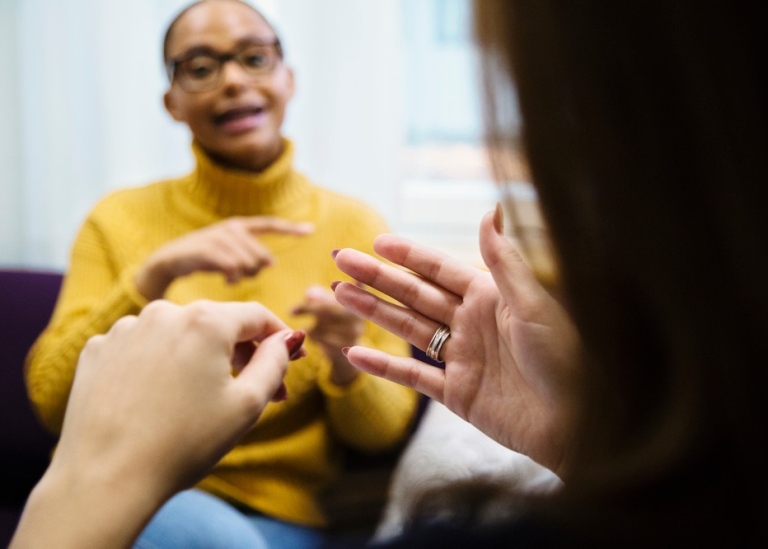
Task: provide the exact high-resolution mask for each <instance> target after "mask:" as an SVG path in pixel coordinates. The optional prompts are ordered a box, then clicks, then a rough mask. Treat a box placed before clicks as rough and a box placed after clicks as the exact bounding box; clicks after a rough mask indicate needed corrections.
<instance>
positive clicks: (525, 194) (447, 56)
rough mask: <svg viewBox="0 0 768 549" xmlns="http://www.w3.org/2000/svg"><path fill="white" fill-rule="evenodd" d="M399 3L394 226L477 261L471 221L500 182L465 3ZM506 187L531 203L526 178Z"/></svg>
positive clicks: (489, 205)
mask: <svg viewBox="0 0 768 549" xmlns="http://www.w3.org/2000/svg"><path fill="white" fill-rule="evenodd" d="M401 6H402V10H403V27H404V41H405V47H404V55H405V59H404V61H403V67H404V71H405V78H404V82H405V91H404V96H405V98H406V99H405V101H406V107H405V112H406V126H407V139H406V146H405V147H404V149H403V153H402V159H401V160H402V161H401V164H402V166H401V168H402V174H403V179H402V183H401V187H400V192H399V200H400V205H399V208H398V209H399V211H400V230H401V232H402V233H404V234H406V235H407V236H409V237H411V238H413V239H414V240H417V241H419V242H424V243H425V244H428V245H430V246H433V247H436V248H439V249H442V250H445V251H447V252H449V253H451V254H452V255H455V256H457V257H459V258H461V259H464V260H466V261H469V262H472V263H475V264H478V263H480V262H481V258H480V253H479V250H478V245H477V226H478V224H479V222H480V219H481V218H482V216H483V214H485V213H486V212H487V211H488V210H491V209H493V208H494V206H495V204H496V202H497V200H498V189H497V188H496V187H495V186H494V185H493V183H492V182H491V177H490V174H489V171H488V167H487V163H486V158H485V153H484V150H483V144H482V113H481V110H480V93H479V92H480V75H479V73H478V67H479V64H478V61H477V52H476V51H475V48H474V46H473V43H472V36H471V8H470V2H469V0H423V1H419V2H413V1H412V0H401ZM520 179H521V180H522V175H521V176H520ZM511 189H512V193H513V197H514V198H515V199H516V200H517V201H518V202H520V203H522V204H523V206H525V205H526V204H528V205H535V196H534V194H533V190H532V188H531V187H530V186H529V185H527V184H526V183H523V182H522V181H516V182H513V183H512V187H511ZM527 210H531V208H527ZM534 215H535V213H534Z"/></svg>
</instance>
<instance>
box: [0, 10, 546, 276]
mask: <svg viewBox="0 0 768 549" xmlns="http://www.w3.org/2000/svg"><path fill="white" fill-rule="evenodd" d="M187 3H188V1H187V0H130V1H117V0H109V1H106V2H105V1H104V0H0V67H1V68H2V72H3V76H2V77H1V78H0V120H2V124H1V125H0V266H22V267H30V268H53V269H63V268H64V267H65V266H66V264H67V261H68V255H69V247H70V245H71V242H72V240H73V238H74V236H75V234H76V232H77V230H78V227H79V226H80V224H81V222H82V221H83V219H84V218H85V216H86V214H87V212H88V211H89V210H90V208H91V207H92V206H93V204H94V203H95V202H96V201H97V200H98V199H99V198H101V197H102V196H103V195H105V194H106V193H107V192H109V191H110V190H111V189H115V188H119V187H126V186H134V185H141V184H145V183H148V182H150V181H153V180H156V179H159V178H162V177H172V176H177V175H182V174H184V173H186V172H187V171H188V170H190V169H191V167H192V155H191V152H190V150H189V143H190V137H189V135H188V133H187V130H186V128H184V127H183V126H181V125H178V124H176V123H174V122H173V121H172V120H171V118H170V117H169V116H168V115H167V114H166V112H165V110H164V109H163V106H162V94H163V92H164V91H165V89H166V86H167V82H166V79H165V74H164V70H163V67H162V61H161V40H162V35H163V32H164V30H165V28H166V26H167V25H168V23H169V22H170V21H171V19H172V18H173V17H174V15H175V14H176V13H177V12H178V11H179V9H181V8H182V7H183V6H185V5H186V4H187ZM252 3H253V5H255V6H256V7H257V8H259V9H260V10H261V11H262V12H263V13H264V14H265V15H266V16H267V17H268V18H269V19H270V20H271V21H272V22H273V23H274V24H275V27H276V28H277V30H278V32H279V33H280V35H281V37H282V40H283V43H284V46H285V52H286V61H287V63H288V64H289V65H290V66H291V67H292V68H293V69H294V71H295V73H296V85H297V94H296V96H295V98H294V100H293V102H292V103H291V104H290V105H289V109H288V116H287V122H286V125H285V127H284V133H285V135H286V136H288V137H289V138H291V139H293V141H294V142H295V145H296V151H297V159H296V163H297V167H298V168H299V169H300V170H301V171H303V172H304V173H306V174H307V175H308V176H309V177H310V178H311V179H312V180H313V181H315V182H316V183H318V184H320V185H323V186H326V187H329V188H332V189H335V190H338V191H340V192H344V193H347V194H350V195H354V196H357V197H359V198H362V199H363V200H365V201H367V202H368V203H370V204H371V205H373V206H374V207H376V208H377V209H378V210H379V211H380V212H381V213H382V214H383V215H384V216H385V218H386V219H387V220H388V222H389V223H390V225H391V226H392V228H393V230H394V231H396V232H399V233H401V234H405V235H406V236H409V237H411V238H413V239H416V240H419V241H421V242H424V243H426V244H429V245H432V246H435V247H438V248H441V249H444V250H446V251H448V252H450V253H452V254H454V255H457V256H459V257H460V258H462V259H465V260H466V261H469V262H473V263H478V262H479V261H480V257H479V253H478V251H477V242H476V236H475V235H476V234H477V230H476V228H477V224H478V222H479V220H480V218H481V217H482V215H483V214H484V213H485V212H487V211H488V210H490V209H492V208H493V207H494V205H495V202H496V198H497V191H496V189H495V188H494V186H493V184H492V183H491V182H490V180H489V175H488V170H487V168H486V160H485V157H484V154H483V151H482V147H481V132H482V130H481V126H482V123H481V121H482V115H481V112H480V108H479V104H478V98H479V80H478V75H477V74H476V70H477V68H478V67H477V64H476V57H475V52H474V51H473V46H472V44H471V29H470V25H471V23H470V9H469V2H468V0H376V1H366V0H322V1H318V0H261V1H258V0H254V1H252ZM521 177H522V176H521ZM513 189H514V191H515V193H517V195H518V197H519V198H520V199H522V200H529V199H531V197H532V195H531V194H530V193H531V191H530V190H529V188H528V187H527V186H525V185H522V184H520V185H515V186H514V187H513Z"/></svg>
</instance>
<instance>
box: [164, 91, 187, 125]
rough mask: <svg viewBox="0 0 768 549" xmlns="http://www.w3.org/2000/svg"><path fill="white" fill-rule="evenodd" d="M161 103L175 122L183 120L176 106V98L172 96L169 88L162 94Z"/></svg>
mask: <svg viewBox="0 0 768 549" xmlns="http://www.w3.org/2000/svg"><path fill="white" fill-rule="evenodd" d="M163 105H165V110H166V111H168V114H170V115H171V118H173V119H174V120H175V121H176V122H184V117H183V116H182V113H181V110H180V109H179V106H178V99H177V98H176V97H175V96H174V93H173V90H172V89H170V88H169V89H168V91H167V92H165V94H164V95H163Z"/></svg>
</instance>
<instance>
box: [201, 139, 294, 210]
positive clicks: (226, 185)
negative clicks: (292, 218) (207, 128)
mask: <svg viewBox="0 0 768 549" xmlns="http://www.w3.org/2000/svg"><path fill="white" fill-rule="evenodd" d="M192 151H193V152H194V155H195V159H196V161H197V166H196V169H195V171H194V172H193V173H192V174H191V177H190V178H189V182H190V185H191V188H190V190H191V193H192V195H193V196H194V197H195V199H196V200H200V201H201V202H202V203H203V204H204V205H205V208H206V209H209V210H214V211H215V212H216V213H217V214H219V215H221V216H222V217H229V216H233V215H275V214H277V213H278V212H284V211H286V209H289V208H290V205H291V204H292V203H294V202H295V201H298V200H301V198H302V196H303V195H304V193H305V192H306V191H307V190H308V187H309V184H308V183H307V182H306V181H305V179H304V178H303V177H301V176H300V175H299V174H298V173H296V172H295V171H294V170H293V154H294V153H293V143H292V142H291V141H290V140H289V139H285V138H284V139H283V152H282V153H281V154H280V156H279V157H278V158H277V160H275V161H274V162H273V163H272V164H270V165H269V166H268V167H267V168H266V169H265V170H263V171H261V172H249V171H246V170H237V169H233V168H228V167H224V166H221V165H220V164H217V163H215V162H214V161H213V160H212V159H211V157H210V156H208V154H206V152H205V151H203V149H202V148H201V147H200V145H199V144H198V143H196V142H193V143H192Z"/></svg>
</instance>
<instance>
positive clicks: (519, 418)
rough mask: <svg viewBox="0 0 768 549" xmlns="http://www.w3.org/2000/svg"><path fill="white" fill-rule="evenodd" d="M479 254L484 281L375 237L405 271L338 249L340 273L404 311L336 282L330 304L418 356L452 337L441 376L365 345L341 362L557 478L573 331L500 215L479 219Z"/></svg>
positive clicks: (421, 251) (574, 352) (396, 240)
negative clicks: (407, 390)
mask: <svg viewBox="0 0 768 549" xmlns="http://www.w3.org/2000/svg"><path fill="white" fill-rule="evenodd" d="M494 219H495V221H494ZM480 247H481V252H482V254H483V259H484V260H485V263H486V265H487V266H488V268H489V269H490V273H488V272H485V271H482V270H480V269H476V268H473V267H471V266H468V265H465V264H463V263H461V262H459V261H456V260H454V259H452V258H450V257H449V256H447V255H445V254H443V253H440V252H438V251H435V250H432V249H429V248H426V247H424V246H419V245H418V244H415V243H413V242H410V241H408V240H406V239H404V238H400V237H396V236H393V235H382V236H379V237H378V238H377V239H376V241H375V242H374V249H375V251H376V252H377V253H378V254H380V255H381V256H382V257H384V258H385V259H388V260H389V261H391V262H393V263H394V264H396V265H401V266H403V267H405V268H406V269H408V270H409V271H405V270H402V269H399V268H397V267H393V266H389V265H387V264H385V263H383V262H381V261H379V260H377V259H374V258H373V257H371V256H368V255H366V254H363V253H361V252H358V251H355V250H351V249H342V250H340V251H338V252H337V253H336V256H335V259H336V264H337V266H338V267H339V269H341V270H342V271H343V272H345V273H347V274H348V275H350V276H351V277H353V278H354V279H356V280H358V281H359V282H362V283H363V284H365V285H367V286H370V287H372V288H374V289H376V290H379V291H380V292H382V293H384V294H385V295H388V296H391V297H392V298H394V299H395V300H397V301H398V302H399V303H401V304H402V306H399V305H396V304H391V303H388V302H387V301H384V300H382V299H379V298H377V297H376V296H374V295H372V294H371V293H369V292H366V291H364V290H362V289H361V288H359V287H357V286H356V285H354V284H349V283H341V284H338V285H337V286H336V288H335V292H336V299H337V300H338V301H339V303H341V304H342V305H344V306H345V307H346V308H347V309H349V310H350V311H351V312H353V313H355V314H357V315H360V316H361V317H363V318H366V319H369V320H371V321H373V322H375V323H377V324H379V325H380V326H382V327H384V328H385V329H387V330H389V331H391V332H392V333H394V334H396V335H398V336H400V337H402V338H404V339H406V340H407V341H409V342H410V343H412V344H414V345H416V346H417V347H419V348H421V349H426V348H427V346H428V345H429V343H430V341H431V339H432V337H433V335H434V334H435V332H436V330H437V329H438V328H439V327H440V326H441V325H443V324H445V325H447V326H449V327H450V331H451V336H450V338H449V339H448V340H447V341H446V342H445V343H444V345H443V346H442V349H441V352H440V358H441V359H442V360H444V361H445V369H440V368H435V367H433V366H429V365H426V364H424V363H423V362H420V361H418V360H415V359H409V358H400V357H393V356H390V355H387V354H385V353H382V352H379V351H376V350H373V349H367V348H363V347H352V348H351V349H349V351H348V354H347V358H348V359H349V361H350V362H351V363H352V364H353V365H355V366H356V367H358V368H360V369H361V370H363V371H366V372H369V373H372V374H375V375H379V376H382V377H385V378H387V379H390V380H392V381H395V382H398V383H401V384H404V385H407V386H410V387H413V388H414V389H416V390H418V391H420V392H422V393H424V394H426V395H428V396H429V397H431V398H433V399H435V400H438V401H439V402H442V403H443V404H445V405H446V406H447V407H448V408H449V409H451V410H452V411H454V412H455V413H456V414H458V415H459V416H461V417H463V418H464V419H466V420H467V421H469V422H471V423H472V424H474V425H475V426H477V427H478V428H479V429H481V430H482V431H484V432H485V433H486V434H488V435H489V436H491V437H492V438H494V439H495V440H497V441H498V442H500V443H502V444H504V445H506V446H508V447H509V448H512V449H514V450H517V451H519V452H521V453H524V454H526V455H528V456H530V457H531V458H533V459H534V460H536V461H538V462H539V463H542V464H543V465H545V466H547V467H549V468H551V469H553V470H555V471H557V470H559V469H560V467H561V465H562V462H563V458H564V454H565V449H566V446H567V444H568V443H569V442H568V433H569V419H570V418H572V417H573V415H572V411H571V410H570V409H569V408H570V398H569V396H570V383H571V381H572V376H573V374H574V370H575V366H576V364H577V363H578V359H579V356H578V354H579V351H580V344H579V339H578V336H577V334H576V330H575V328H574V327H573V325H572V323H571V321H570V319H569V317H568V315H567V313H566V312H565V310H564V309H563V307H562V306H561V305H560V304H559V303H558V302H557V301H556V300H555V299H554V298H553V297H551V296H550V294H549V293H547V292H546V291H545V290H544V288H543V287H542V286H541V285H540V284H539V283H538V282H537V280H536V279H535V277H534V276H533V274H532V272H531V270H530V269H529V268H528V266H527V265H526V264H525V262H524V261H523V259H522V258H521V256H520V255H519V254H518V252H517V251H516V250H515V249H514V247H513V246H512V245H511V243H510V242H509V240H508V239H507V238H506V237H505V236H504V235H503V234H502V231H501V218H500V212H498V211H497V214H496V215H495V216H494V215H493V214H488V215H487V216H486V217H485V218H484V219H483V221H482V224H481V228H480Z"/></svg>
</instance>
